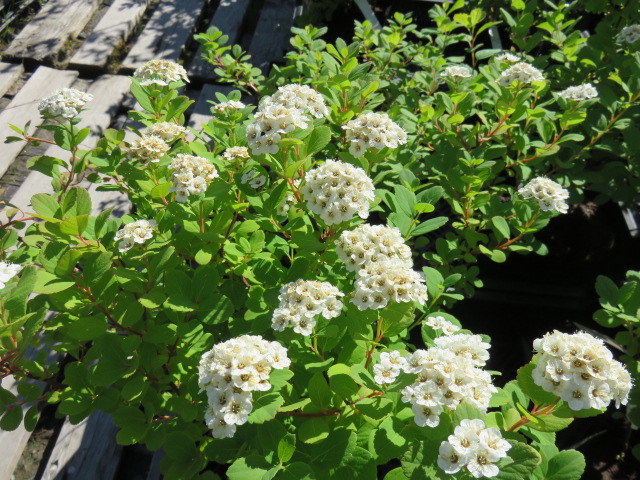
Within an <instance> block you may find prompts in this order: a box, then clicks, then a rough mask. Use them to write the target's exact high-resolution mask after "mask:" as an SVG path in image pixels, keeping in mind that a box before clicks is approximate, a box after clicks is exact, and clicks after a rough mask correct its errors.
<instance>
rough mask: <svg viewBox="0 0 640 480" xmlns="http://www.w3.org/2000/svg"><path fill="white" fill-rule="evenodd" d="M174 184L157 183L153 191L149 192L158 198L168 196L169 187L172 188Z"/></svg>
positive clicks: (154, 197) (152, 196)
mask: <svg viewBox="0 0 640 480" xmlns="http://www.w3.org/2000/svg"><path fill="white" fill-rule="evenodd" d="M172 185H173V184H172V183H170V182H168V183H161V184H160V185H156V186H155V187H153V188H152V189H151V191H150V192H149V195H150V196H151V198H153V199H156V200H158V199H161V198H163V197H166V196H167V195H169V189H170V188H171V186H172Z"/></svg>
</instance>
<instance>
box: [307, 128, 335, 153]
mask: <svg viewBox="0 0 640 480" xmlns="http://www.w3.org/2000/svg"><path fill="white" fill-rule="evenodd" d="M330 141H331V129H330V128H329V127H327V126H325V125H323V126H320V127H316V128H314V129H313V131H312V132H311V134H310V135H309V137H308V139H307V155H309V156H312V155H315V154H316V153H318V152H320V151H321V150H322V149H323V148H324V147H326V146H327V145H328V144H329V142H330Z"/></svg>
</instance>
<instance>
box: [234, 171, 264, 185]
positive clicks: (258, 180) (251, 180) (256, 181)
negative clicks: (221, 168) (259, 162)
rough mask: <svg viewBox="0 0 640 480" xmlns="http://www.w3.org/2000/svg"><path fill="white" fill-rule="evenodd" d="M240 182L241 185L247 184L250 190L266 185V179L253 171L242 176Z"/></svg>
mask: <svg viewBox="0 0 640 480" xmlns="http://www.w3.org/2000/svg"><path fill="white" fill-rule="evenodd" d="M240 182H241V183H242V184H247V183H248V184H249V186H250V187H251V188H260V187H261V186H263V185H264V184H265V183H267V177H265V176H264V175H258V172H256V171H255V170H249V171H248V172H246V173H244V174H243V175H242V178H241V179H240Z"/></svg>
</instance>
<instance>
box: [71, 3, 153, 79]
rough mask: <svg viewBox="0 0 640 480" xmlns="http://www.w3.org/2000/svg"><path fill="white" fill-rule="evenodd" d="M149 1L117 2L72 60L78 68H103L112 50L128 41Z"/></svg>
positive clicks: (73, 64)
mask: <svg viewBox="0 0 640 480" xmlns="http://www.w3.org/2000/svg"><path fill="white" fill-rule="evenodd" d="M149 1H150V0H115V1H114V2H113V4H112V5H111V6H110V7H109V10H107V12H106V13H105V14H104V16H103V17H102V18H101V19H100V21H99V22H98V23H97V25H96V26H95V27H94V28H93V31H92V32H91V33H90V34H89V36H88V37H87V39H86V40H85V42H84V43H83V44H82V46H81V47H80V49H79V50H78V51H77V52H76V53H75V55H74V56H73V57H72V58H71V62H70V65H72V66H74V67H76V68H94V69H98V68H104V67H105V66H106V64H107V61H108V60H109V56H110V55H111V53H112V52H113V50H114V49H115V48H116V47H117V46H118V44H119V43H120V42H122V41H125V40H127V38H129V35H130V34H131V32H133V29H134V28H135V27H136V25H137V23H138V22H139V21H140V18H141V17H142V15H143V14H144V12H145V10H146V9H147V6H148V5H149Z"/></svg>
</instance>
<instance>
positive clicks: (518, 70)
mask: <svg viewBox="0 0 640 480" xmlns="http://www.w3.org/2000/svg"><path fill="white" fill-rule="evenodd" d="M516 80H518V81H519V82H521V83H531V82H540V81H542V80H544V76H543V75H542V72H540V70H538V69H537V68H535V67H534V66H533V65H530V64H528V63H525V62H520V63H516V64H515V65H513V66H512V67H510V68H508V69H506V70H505V71H504V72H502V74H501V75H500V78H498V82H500V84H501V85H504V86H505V87H508V86H509V85H511V84H512V83H513V82H515V81H516Z"/></svg>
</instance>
